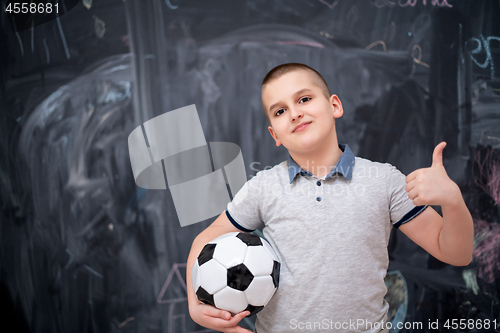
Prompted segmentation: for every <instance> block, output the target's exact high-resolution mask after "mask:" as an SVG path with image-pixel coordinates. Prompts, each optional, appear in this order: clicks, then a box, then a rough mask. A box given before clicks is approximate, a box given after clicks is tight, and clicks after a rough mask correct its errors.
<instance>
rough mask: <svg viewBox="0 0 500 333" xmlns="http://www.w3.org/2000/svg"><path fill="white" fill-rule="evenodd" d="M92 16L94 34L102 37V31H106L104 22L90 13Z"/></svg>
mask: <svg viewBox="0 0 500 333" xmlns="http://www.w3.org/2000/svg"><path fill="white" fill-rule="evenodd" d="M92 17H93V18H94V29H95V34H96V35H97V37H99V38H102V37H104V33H106V23H105V22H104V21H103V20H101V19H100V18H98V17H97V16H95V15H92Z"/></svg>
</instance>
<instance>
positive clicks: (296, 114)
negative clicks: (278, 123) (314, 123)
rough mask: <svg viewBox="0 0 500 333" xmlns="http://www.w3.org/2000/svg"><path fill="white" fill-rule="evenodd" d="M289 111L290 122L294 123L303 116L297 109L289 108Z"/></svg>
mask: <svg viewBox="0 0 500 333" xmlns="http://www.w3.org/2000/svg"><path fill="white" fill-rule="evenodd" d="M289 111H290V120H291V121H295V120H297V119H300V118H302V116H303V115H304V114H303V112H302V111H301V110H300V109H297V108H290V110H289Z"/></svg>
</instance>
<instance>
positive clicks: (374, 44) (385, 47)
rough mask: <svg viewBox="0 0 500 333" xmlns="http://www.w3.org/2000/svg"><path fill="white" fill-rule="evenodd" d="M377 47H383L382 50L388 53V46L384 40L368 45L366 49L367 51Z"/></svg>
mask: <svg viewBox="0 0 500 333" xmlns="http://www.w3.org/2000/svg"><path fill="white" fill-rule="evenodd" d="M376 45H382V48H383V49H384V52H387V46H386V45H385V42H384V41H382V40H378V41H376V42H373V43H371V44H370V45H368V46H367V47H365V50H369V49H371V48H373V47H374V46H376Z"/></svg>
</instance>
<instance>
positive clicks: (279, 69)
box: [261, 62, 332, 125]
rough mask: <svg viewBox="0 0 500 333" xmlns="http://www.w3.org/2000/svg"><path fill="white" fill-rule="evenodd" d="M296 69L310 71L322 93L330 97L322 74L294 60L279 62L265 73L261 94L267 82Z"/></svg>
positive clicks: (267, 116) (265, 112) (265, 111)
mask: <svg viewBox="0 0 500 333" xmlns="http://www.w3.org/2000/svg"><path fill="white" fill-rule="evenodd" d="M297 70H305V71H308V72H310V73H312V79H313V82H314V84H316V85H317V86H318V87H319V88H320V89H321V91H322V92H323V94H324V95H325V97H326V98H330V96H331V95H332V94H331V92H330V89H329V88H328V84H327V83H326V81H325V79H324V78H323V76H321V74H320V73H318V72H317V71H316V70H315V69H313V68H311V67H309V66H307V65H304V64H301V63H296V62H291V63H287V64H281V65H279V66H276V67H274V68H273V69H271V70H270V71H269V73H267V75H266V77H264V80H262V86H261V96H262V89H263V88H264V86H265V85H266V84H268V83H270V82H271V81H273V80H276V79H278V78H280V77H281V76H283V75H285V74H286V73H290V72H293V71H297ZM262 109H263V110H264V115H265V116H266V119H267V122H268V123H269V125H271V120H270V119H269V115H268V114H267V110H266V109H265V108H264V104H262Z"/></svg>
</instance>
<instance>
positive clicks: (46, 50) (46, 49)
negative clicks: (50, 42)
mask: <svg viewBox="0 0 500 333" xmlns="http://www.w3.org/2000/svg"><path fill="white" fill-rule="evenodd" d="M43 47H45V55H46V56H47V64H50V53H49V47H48V46H47V40H46V38H45V37H44V38H43Z"/></svg>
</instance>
